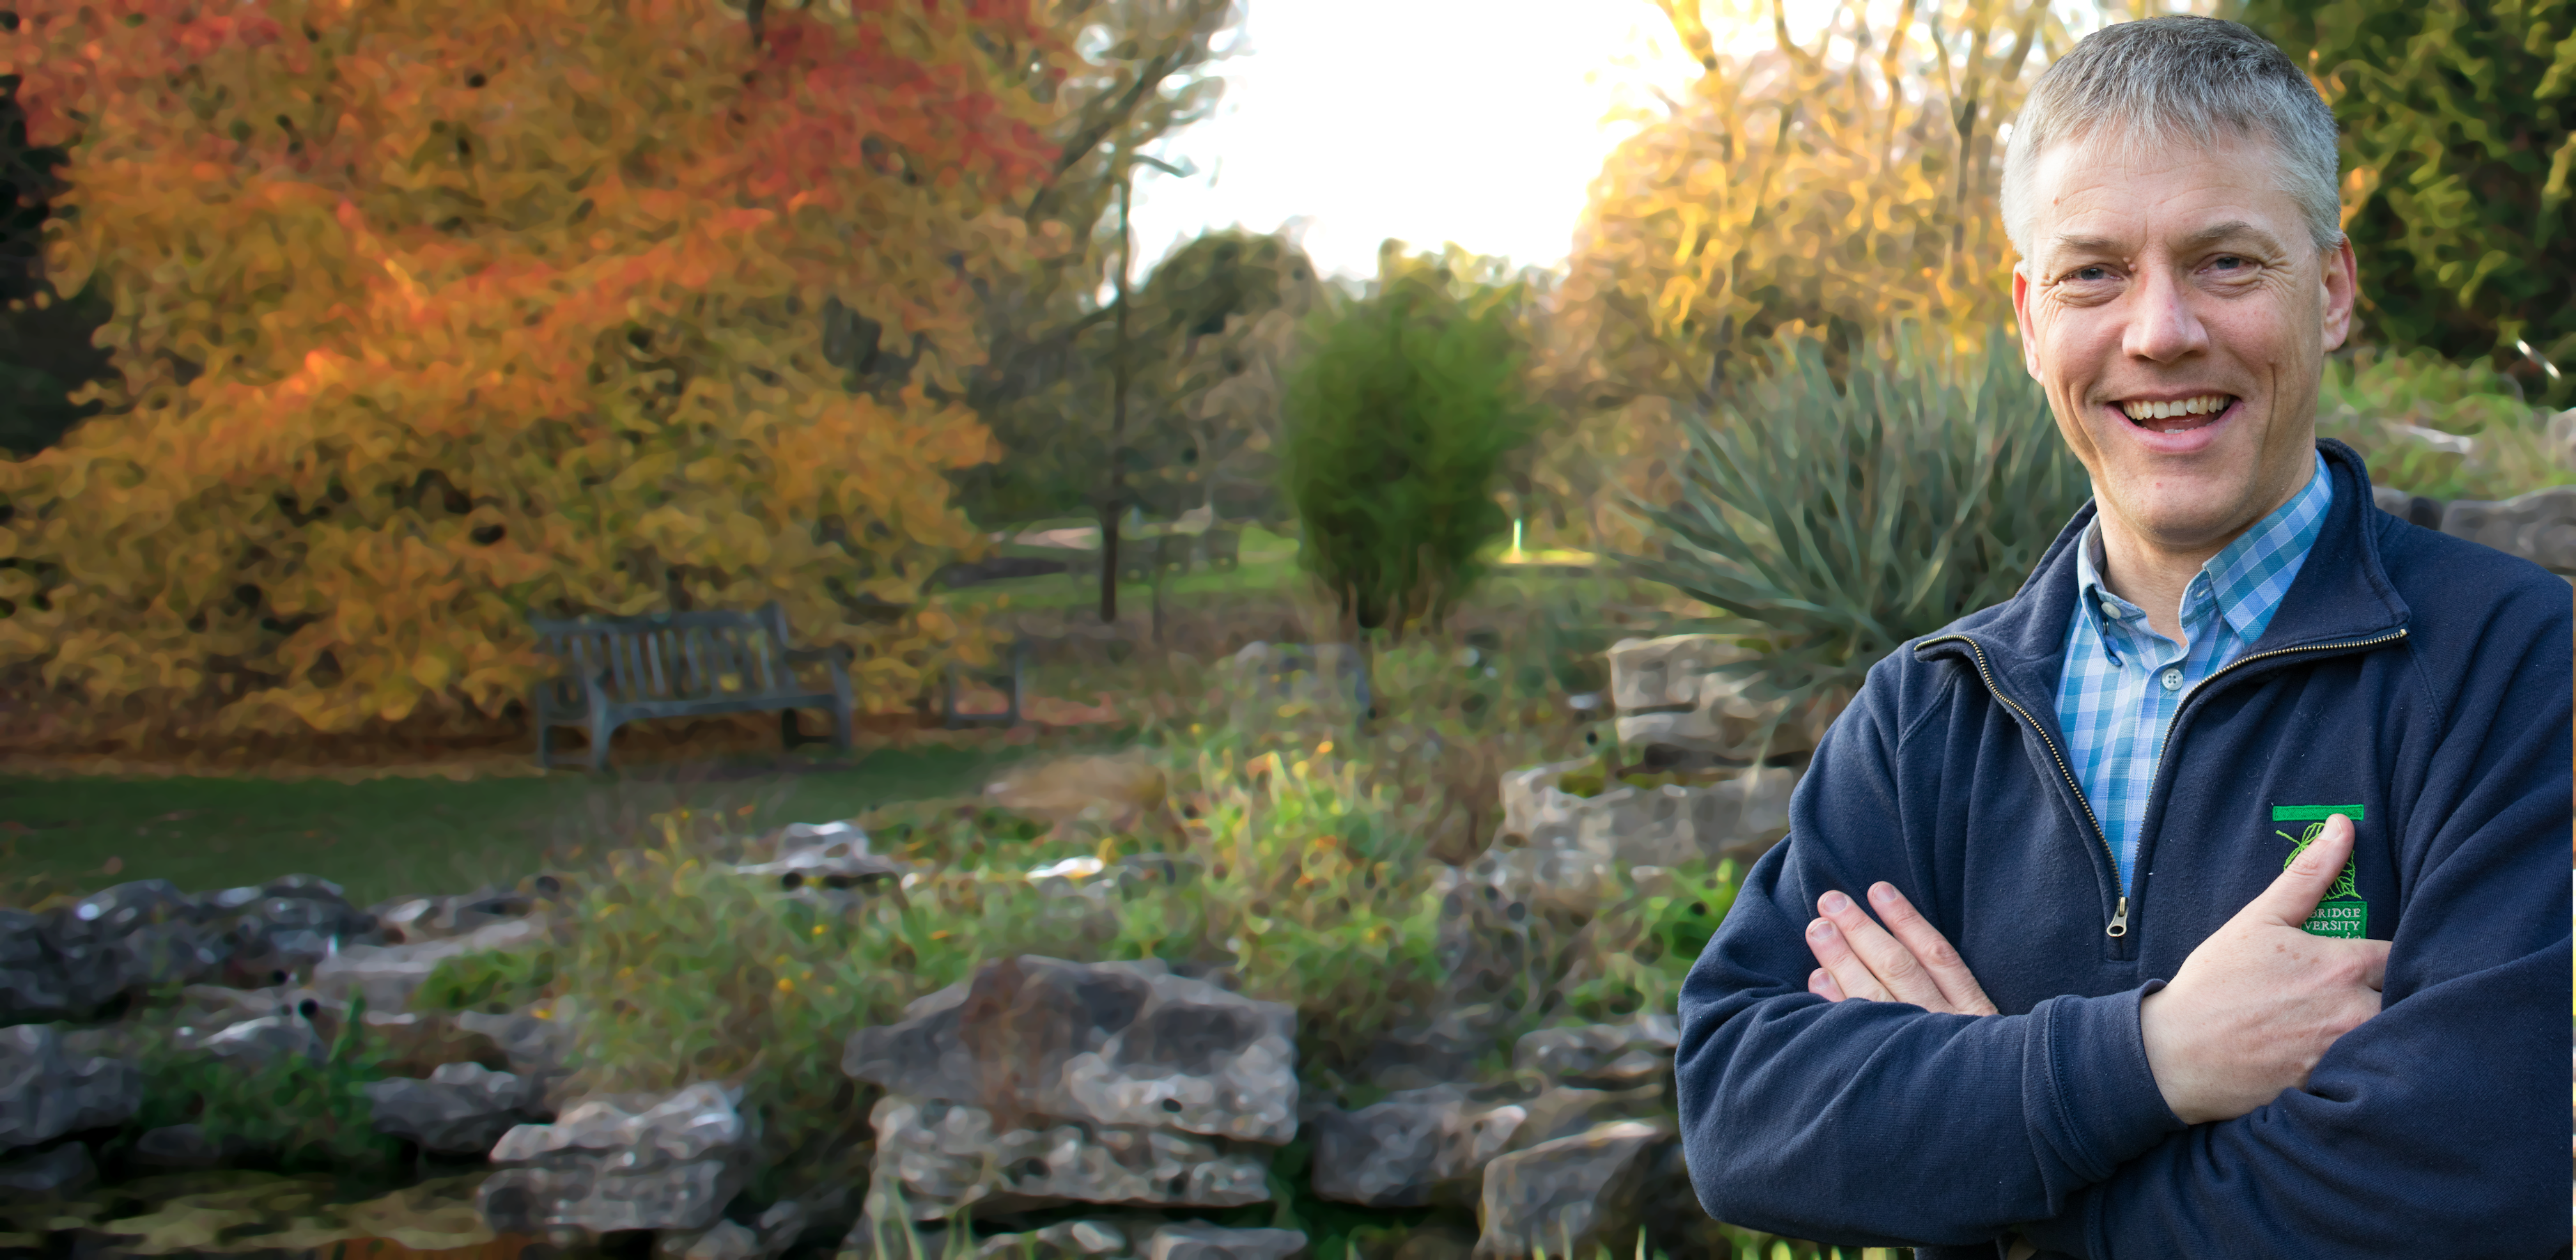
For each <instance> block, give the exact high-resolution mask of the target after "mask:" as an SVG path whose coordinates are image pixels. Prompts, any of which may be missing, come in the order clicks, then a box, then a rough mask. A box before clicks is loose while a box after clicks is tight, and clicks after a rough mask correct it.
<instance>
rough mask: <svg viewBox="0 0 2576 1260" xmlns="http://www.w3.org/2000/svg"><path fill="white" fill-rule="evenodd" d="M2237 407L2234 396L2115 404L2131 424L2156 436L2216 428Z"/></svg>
mask: <svg viewBox="0 0 2576 1260" xmlns="http://www.w3.org/2000/svg"><path fill="white" fill-rule="evenodd" d="M2235 404H2236V398H2235V396H2234V395H2232V394H2202V395H2199V396H2197V397H2193V398H2177V399H2173V400H2171V401H2168V402H2144V401H2135V400H2133V401H2129V402H2122V403H2114V404H2112V405H2113V406H2115V407H2118V408H2119V409H2120V414H2122V415H2124V416H2127V417H2128V418H2129V423H2131V424H2134V425H2136V426H2138V427H2139V428H2141V429H2145V430H2148V431H2149V432H2153V433H2188V432H2190V431H2191V430H2193V429H2198V428H2204V427H2207V426H2209V425H2211V424H2215V423H2217V421H2218V418H2219V417H2220V416H2222V415H2225V414H2226V413H2227V409H2228V408H2229V407H2232V406H2234V405H2235Z"/></svg>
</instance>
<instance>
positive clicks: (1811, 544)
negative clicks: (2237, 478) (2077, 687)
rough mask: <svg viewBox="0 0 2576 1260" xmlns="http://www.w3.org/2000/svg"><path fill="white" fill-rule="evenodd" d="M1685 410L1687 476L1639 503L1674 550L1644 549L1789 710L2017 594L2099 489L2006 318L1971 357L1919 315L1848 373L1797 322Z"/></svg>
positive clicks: (1647, 567)
mask: <svg viewBox="0 0 2576 1260" xmlns="http://www.w3.org/2000/svg"><path fill="white" fill-rule="evenodd" d="M1682 427H1683V431H1684V433H1685V434H1686V435H1687V437H1688V440H1689V446H1688V449H1687V451H1686V452H1685V453H1684V454H1683V455H1682V457H1681V461H1680V466H1679V468H1677V469H1676V473H1677V480H1678V481H1679V483H1680V490H1679V492H1678V494H1677V495H1676V496H1675V498H1674V499H1673V501H1672V502H1671V503H1669V504H1666V505H1662V506H1655V505H1649V504H1638V505H1635V506H1636V509H1637V510H1639V511H1640V512H1641V513H1642V514H1643V515H1644V517H1645V518H1646V520H1647V521H1648V523H1649V528H1650V532H1649V534H1648V537H1650V538H1654V539H1656V540H1658V541H1659V542H1660V543H1661V544H1662V545H1661V548H1660V549H1661V551H1662V553H1663V554H1661V555H1659V556H1653V557H1627V558H1626V559H1627V561H1628V563H1629V564H1630V565H1631V566H1632V567H1633V568H1634V569H1635V570H1636V571H1637V572H1638V573H1640V574H1641V575H1642V576H1645V577H1648V578H1651V579H1653V580H1655V581H1658V582H1662V583H1665V584H1667V585H1669V586H1671V587H1673V588H1674V589H1675V590H1678V591H1680V592H1682V593H1683V594H1685V595H1688V596H1690V597H1691V598H1693V599H1696V600H1699V601H1700V602H1702V603H1704V604H1707V605H1708V606H1709V607H1710V608H1712V609H1714V610H1716V612H1717V614H1718V615H1717V616H1715V617H1712V618H1710V619H1708V620H1707V621H1706V622H1705V623H1704V624H1705V626H1706V628H1708V629H1713V630H1718V631H1721V632H1727V633H1735V634H1741V635H1743V636H1745V638H1746V640H1747V641H1748V645H1749V646H1752V647H1754V648H1755V649H1756V652H1757V654H1758V656H1759V659H1758V660H1756V661H1754V662H1751V663H1750V664H1749V665H1748V666H1746V667H1745V668H1747V669H1749V670H1750V671H1751V672H1752V673H1753V674H1754V675H1755V679H1756V681H1755V683H1754V685H1753V687H1752V688H1751V690H1752V691H1753V692H1754V693H1755V695H1756V696H1757V698H1765V699H1782V700H1786V701H1788V703H1787V704H1786V705H1785V706H1783V707H1782V710H1781V712H1782V715H1783V717H1784V718H1785V717H1788V716H1792V715H1797V714H1812V715H1814V716H1815V717H1816V718H1817V719H1819V720H1821V719H1822V718H1824V717H1826V716H1829V715H1830V714H1831V712H1833V711H1836V710H1838V709H1839V708H1840V707H1841V706H1842V704H1844V703H1845V702H1847V701H1848V700H1849V699H1850V697H1851V695H1852V694H1853V693H1854V692H1855V691H1857V690H1858V689H1859V687H1860V683H1861V680H1862V678H1863V677H1864V676H1865V675H1866V674H1867V673H1868V672H1869V667H1870V666H1871V665H1873V664H1876V663H1877V662H1878V660H1879V659H1880V658H1882V657H1884V656H1886V655H1887V654H1888V653H1890V652H1892V651H1894V650H1896V648H1897V646H1898V645H1899V644H1902V643H1904V642H1905V641H1907V640H1909V639H1912V638H1915V637H1917V636H1920V635H1924V634H1928V633H1930V632H1931V631H1934V630H1937V629H1939V628H1941V627H1942V626H1943V625H1945V624H1947V623H1949V622H1950V621H1951V620H1953V619H1955V618H1957V617H1959V616H1961V615H1962V614H1965V613H1969V612H1973V611H1975V610H1976V609H1979V608H1983V607H1986V606H1987V605H1989V604H1994V603H1997V602H2000V601H2002V600H2004V599H2006V598H2009V597H2010V596H2011V595H2012V594H2013V592H2014V591H2015V590H2017V589H2018V588H2019V587H2020V585H2021V583H2022V580H2023V579H2024V578H2025V577H2027V576H2028V575H2029V574H2030V571H2031V568H2032V566H2033V565H2035V564H2037V563H2038V560H2039V557H2040V553H2041V552H2043V551H2045V550H2046V549H2047V547H2048V544H2049V543H2050V542H2051V541H2052V540H2054V539H2055V538H2056V536H2057V532H2058V531H2059V530H2060V529H2062V528H2064V526H2065V524H2066V521H2067V518H2068V517H2070V516H2072V515H2073V514H2074V512H2075V509H2076V508H2077V507H2079V506H2081V505H2082V504H2083V502H2084V500H2085V499H2086V497H2088V496H2089V495H2090V494H2091V486H2090V483H2089V481H2088V480H2087V478H2086V476H2085V472H2084V467H2083V465H2081V464H2079V463H2077V462H2076V460H2075V457H2074V455H2073V454H2071V453H2070V452H2069V451H2068V450H2067V449H2066V444H2065V442H2064V440H2063V439H2061V438H2060V437H2059V436H2058V433H2057V426H2056V421H2055V420H2054V419H2052V418H2051V416H2050V413H2049V409H2048V401H2047V399H2046V397H2045V396H2044V395H2042V394H2041V392H2040V389H2039V385H2038V383H2037V382H2035V381H2033V380H2031V379H2030V376H2029V374H2028V373H2027V372H2025V371H2024V370H2023V368H2022V364H2021V355H2020V353H2019V350H2018V348H2017V347H2016V346H2015V345H2014V344H2013V343H2012V342H2011V341H2010V340H2009V339H2008V338H2007V337H2006V336H2005V335H2004V334H2002V333H2001V332H1998V333H1996V334H1995V335H1994V336H1993V337H1992V338H1990V339H1989V341H1988V343H1987V345H1986V348H1985V350H1984V352H1983V353H1982V354H1976V355H1954V354H1950V353H1947V352H1944V351H1940V350H1937V349H1930V348H1926V347H1925V346H1924V345H1923V344H1922V341H1921V339H1920V338H1919V337H1918V336H1917V335H1916V334H1915V333H1914V331H1913V330H1912V329H1910V328H1904V327H1900V328H1898V329H1897V330H1896V331H1895V332H1894V333H1893V334H1892V335H1889V336H1888V337H1886V338H1885V339H1884V341H1882V342H1881V343H1880V344H1878V345H1875V346H1864V347H1862V348H1861V349H1860V350H1858V351H1856V352H1855V353H1854V354H1853V355H1852V359H1851V367H1850V369H1849V374H1848V379H1847V380H1846V381H1845V382H1844V383H1842V384H1841V385H1837V384H1836V383H1835V381H1834V379H1833V376H1832V375H1831V373H1830V372H1829V371H1828V369H1827V364H1826V358H1825V348H1824V346H1823V344H1822V343H1821V342H1819V341H1817V340H1815V339H1813V338H1811V337H1806V338H1795V339H1790V338H1784V339H1783V340H1781V341H1779V342H1775V343H1774V344H1773V345H1772V346H1771V347H1770V354H1769V364H1768V368H1767V371H1765V372H1764V373H1763V374H1762V375H1761V376H1759V377H1758V378H1756V379H1755V380H1753V381H1751V382H1748V383H1747V385H1746V387H1745V389H1744V390H1743V392H1742V393H1741V394H1740V395H1739V396H1738V398H1737V399H1736V401H1734V402H1733V403H1730V404H1729V405H1727V406H1726V407H1724V408H1722V409H1721V410H1720V411H1719V412H1718V413H1717V414H1716V415H1714V416H1703V417H1697V418H1692V419H1687V420H1685V421H1684V423H1683V426H1682Z"/></svg>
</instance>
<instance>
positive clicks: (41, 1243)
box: [0, 1170, 601, 1260]
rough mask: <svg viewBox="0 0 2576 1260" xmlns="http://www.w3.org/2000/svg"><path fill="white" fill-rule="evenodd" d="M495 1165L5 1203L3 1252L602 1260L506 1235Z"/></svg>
mask: <svg viewBox="0 0 2576 1260" xmlns="http://www.w3.org/2000/svg"><path fill="white" fill-rule="evenodd" d="M489 1175H490V1172H489V1170H477V1171H474V1172H471V1173H467V1174H463V1175H459V1176H449V1177H436V1178H430V1179H427V1180H423V1181H421V1182H418V1183H417V1184H414V1185H411V1186H407V1187H403V1188H400V1189H396V1190H392V1191H390V1192H388V1191H385V1190H384V1189H383V1188H382V1187H381V1186H374V1187H353V1186H349V1185H345V1184H343V1183H341V1182H339V1181H338V1180H336V1179H335V1178H333V1177H331V1176H329V1175H327V1174H308V1175H302V1176H291V1175H283V1174H278V1173H268V1172H255V1171H246V1170H209V1171H200V1172H185V1173H172V1174H167V1175H163V1176H154V1177H145V1178H140V1179H137V1180H132V1181H126V1182H121V1183H118V1184H113V1185H101V1186H96V1187H93V1188H91V1189H89V1190H87V1191H84V1192H83V1193H81V1194H79V1195H76V1196H73V1197H71V1198H69V1199H66V1200H58V1201H53V1202H32V1201H31V1202H20V1203H6V1204H0V1257H12V1258H20V1257H23V1258H25V1260H37V1258H39V1257H43V1258H45V1260H74V1258H78V1260H93V1258H96V1260H106V1258H108V1257H122V1256H167V1257H178V1256H225V1257H229V1258H232V1260H416V1258H419V1257H437V1260H596V1258H597V1257H599V1256H600V1254H601V1253H600V1252H599V1251H598V1250H596V1249H593V1248H577V1249H576V1248H564V1247H558V1246H555V1245H552V1244H550V1243H548V1242H547V1241H546V1240H544V1239H541V1238H535V1237H530V1236H526V1235H496V1234H494V1233H493V1232H492V1230H491V1229H490V1228H489V1227H487V1226H486V1225H485V1224H484V1221H483V1217H482V1214H481V1213H479V1212H477V1211H475V1209H474V1189H475V1187H476V1186H477V1185H479V1184H480V1183H481V1182H482V1180H483V1178H485V1177H486V1176H489Z"/></svg>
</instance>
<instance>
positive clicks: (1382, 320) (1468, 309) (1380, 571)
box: [1283, 241, 1539, 634]
mask: <svg viewBox="0 0 2576 1260" xmlns="http://www.w3.org/2000/svg"><path fill="white" fill-rule="evenodd" d="M1526 301H1527V295H1526V290H1525V288H1524V286H1523V285H1522V284H1521V283H1519V282H1517V281H1509V280H1506V279H1505V276H1504V269H1503V266H1502V264H1501V263H1500V261H1499V260H1494V259H1482V258H1475V257H1472V256H1469V255H1466V254H1464V253H1463V252H1462V251H1459V250H1458V249H1457V248H1456V247H1455V246H1452V247H1450V249H1449V250H1448V251H1447V252H1446V253H1445V254H1442V255H1431V256H1422V257H1407V256H1406V255H1405V254H1404V252H1403V249H1402V246H1401V244H1400V243H1399V242H1395V241H1389V242H1387V243H1386V245H1385V246H1383V247H1382V248H1381V249H1380V251H1379V254H1378V280H1377V283H1376V284H1374V285H1372V286H1371V287H1370V291H1369V293H1368V294H1367V295H1366V296H1365V297H1363V298H1361V299H1360V300H1359V301H1357V302H1355V303H1353V304H1351V305H1350V306H1349V307H1348V308H1346V309H1343V310H1340V311H1338V312H1328V313H1325V314H1322V315H1319V316H1318V317H1317V319H1316V322H1315V324H1314V325H1313V332H1314V336H1315V344H1314V346H1313V348H1312V349H1311V350H1310V351H1309V352H1308V353H1307V354H1306V355H1305V357H1304V360H1303V362H1302V363H1300V364H1299V365H1298V367H1297V369H1296V370H1295V372H1294V373H1293V374H1292V375H1291V377H1290V379H1289V384H1288V390H1287V398H1286V406H1285V408H1284V413H1283V419H1284V420H1285V422H1286V428H1287V459H1286V464H1287V485H1288V495H1289V498H1290V500H1291V501H1292V502H1293V503H1294V504H1295V506H1296V509H1297V516H1298V519H1299V520H1300V522H1301V523H1302V524H1303V526H1304V530H1305V541H1304V546H1303V548H1302V549H1301V552H1300V559H1301V560H1302V562H1303V563H1304V565H1305V567H1306V568H1307V570H1308V571H1309V572H1311V573H1313V574H1315V575H1316V576H1317V577H1318V578H1320V579H1322V580H1323V582H1324V585H1325V586H1326V587H1327V588H1329V589H1330V590H1331V591H1332V592H1333V595H1334V597H1335V598H1336V599H1337V600H1339V602H1340V604H1341V608H1342V616H1343V619H1344V622H1345V623H1346V625H1351V626H1355V627H1356V628H1358V629H1362V630H1377V629H1386V630H1388V631H1390V632H1393V633H1397V634H1401V633H1402V631H1403V629H1404V628H1405V626H1406V625H1407V624H1408V623H1411V622H1414V621H1417V620H1423V621H1427V622H1429V623H1430V624H1431V625H1433V626H1437V625H1438V624H1439V622H1440V620H1441V617H1442V615H1443V614H1444V613H1445V612H1446V611H1447V609H1448V608H1449V607H1450V606H1451V605H1452V604H1454V603H1455V602H1456V601H1457V600H1458V598H1459V597H1460V596H1461V595H1463V594H1464V593H1465V592H1466V590H1467V588H1468V587H1469V586H1471V585H1472V584H1473V583H1474V581H1475V579H1476V578H1477V576H1478V575H1479V573H1480V571H1481V565H1480V563H1479V562H1478V559H1477V553H1478V552H1479V551H1480V550H1481V549H1482V548H1484V546H1485V545H1486V544H1488V543H1490V542H1492V541H1493V540H1494V539H1495V538H1497V537H1498V536H1499V535H1501V533H1502V532H1503V530H1504V529H1505V528H1506V527H1508V526H1509V524H1510V519H1509V517H1508V516H1507V515H1506V513H1505V512H1504V511H1503V508H1502V505H1501V504H1500V503H1499V502H1497V501H1496V498H1495V491H1496V490H1497V489H1498V488H1499V487H1500V484H1501V481H1502V478H1503V475H1504V472H1505V469H1506V466H1507V464H1508V462H1509V460H1510V457H1511V456H1512V455H1513V453H1514V452H1515V451H1517V450H1518V449H1519V448H1520V447H1521V446H1522V445H1523V444H1525V443H1527V442H1528V441H1529V439H1530V436H1531V434H1532V433H1533V432H1534V431H1535V430H1536V428H1537V426H1538V421H1539V409H1538V407H1537V406H1536V405H1535V404H1534V403H1533V402H1532V401H1531V399H1530V396H1529V392H1528V388H1527V384H1526V381H1527V378H1526V376H1525V374H1524V371H1523V360H1524V357H1525V353H1524V346H1523V345H1522V339H1521V337H1520V336H1519V335H1518V333H1517V332H1516V325H1517V323H1518V321H1517V319H1516V308H1517V307H1518V306H1520V305H1521V304H1523V303H1524V302H1526Z"/></svg>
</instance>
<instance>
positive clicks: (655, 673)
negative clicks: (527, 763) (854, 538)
mask: <svg viewBox="0 0 2576 1260" xmlns="http://www.w3.org/2000/svg"><path fill="white" fill-rule="evenodd" d="M530 621H531V624H532V625H533V626H534V627H535V629H536V632H537V641H538V644H539V645H540V646H541V647H543V648H544V649H545V650H546V651H547V652H548V653H549V654H551V655H553V656H554V657H555V659H557V660H559V661H561V662H563V664H564V673H563V675H562V676H561V677H557V678H552V679H548V680H547V681H545V682H543V683H540V684H538V685H537V688H536V693H535V701H536V703H535V706H534V707H535V710H536V719H537V764H538V765H539V766H540V767H548V768H551V767H552V766H554V765H555V764H556V763H557V758H556V756H555V753H554V728H556V727H558V726H578V727H581V728H583V729H585V730H587V731H588V732H589V733H590V768H591V769H593V770H604V769H606V768H607V767H608V739H609V736H610V735H611V734H612V733H614V732H615V731H616V730H617V728H618V727H619V726H622V725H624V724H626V723H628V722H634V721H641V720H646V719H651V718H675V717H707V716H712V715H715V714H721V713H751V712H765V711H768V710H773V709H774V710H777V711H778V729H779V733H780V735H781V736H782V738H783V739H784V740H785V743H786V745H787V746H788V747H790V748H793V747H795V746H796V745H798V744H800V743H805V742H807V737H806V736H805V735H804V734H803V733H802V732H800V731H798V730H797V729H796V710H798V709H808V708H810V709H824V710H826V711H828V712H830V714H831V715H832V736H831V738H832V746H833V747H834V748H840V749H847V748H848V747H849V746H850V721H851V719H850V706H851V703H852V701H851V695H850V673H849V669H848V666H847V663H846V662H847V655H848V653H847V650H846V649H828V650H827V649H820V648H791V647H789V646H787V612H786V610H785V609H783V608H781V607H780V606H779V605H777V604H776V603H771V604H768V605H765V606H763V607H762V608H761V609H760V610H759V611H757V612H673V613H648V614H645V615H644V616H640V617H597V618H584V619H581V620H575V621H554V620H547V619H544V618H531V619H530ZM802 665H821V666H824V667H826V668H828V669H829V670H830V671H831V675H832V682H831V687H830V689H828V690H817V689H815V688H814V687H812V686H809V685H807V684H805V683H803V682H801V681H799V679H798V678H797V673H796V670H797V667H798V666H802Z"/></svg>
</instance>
